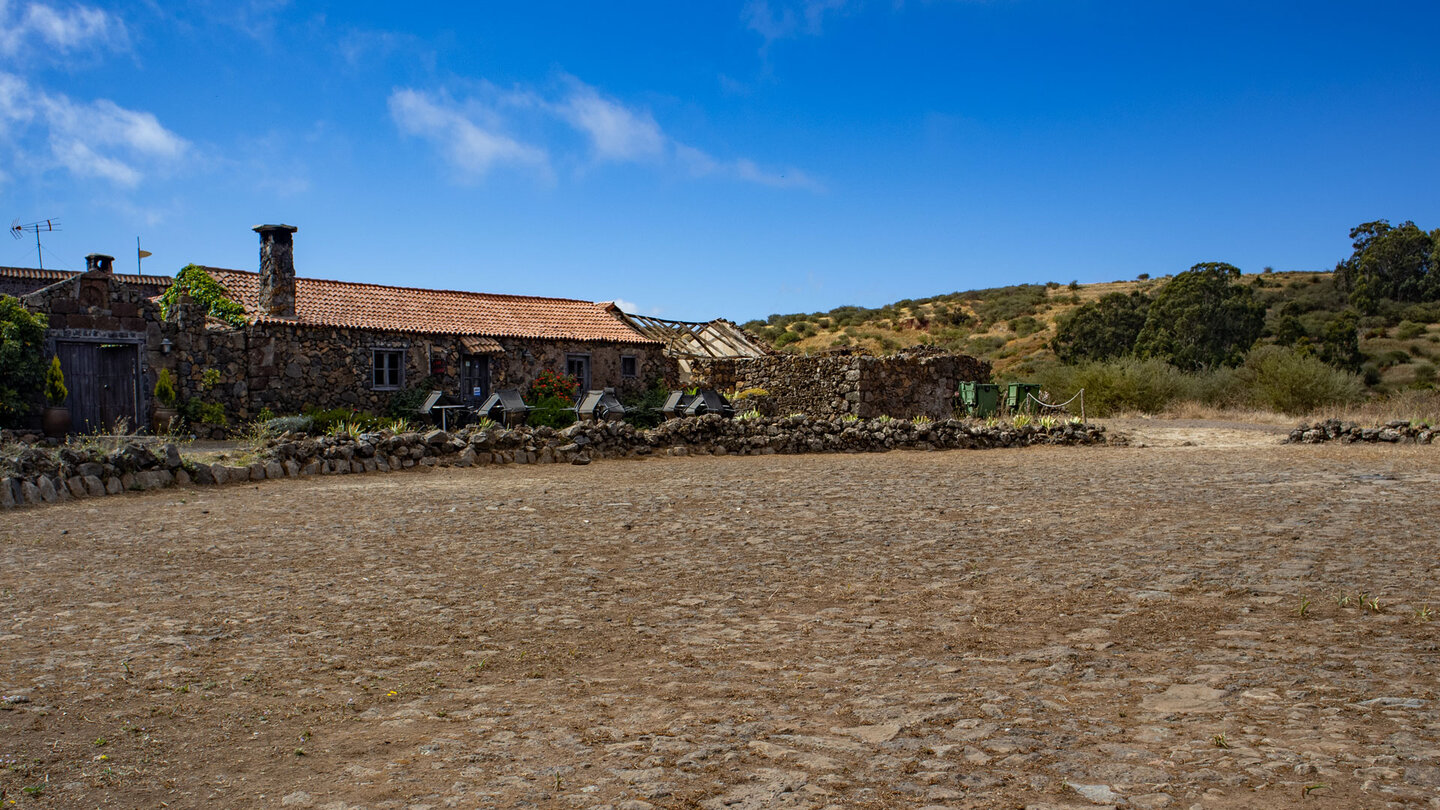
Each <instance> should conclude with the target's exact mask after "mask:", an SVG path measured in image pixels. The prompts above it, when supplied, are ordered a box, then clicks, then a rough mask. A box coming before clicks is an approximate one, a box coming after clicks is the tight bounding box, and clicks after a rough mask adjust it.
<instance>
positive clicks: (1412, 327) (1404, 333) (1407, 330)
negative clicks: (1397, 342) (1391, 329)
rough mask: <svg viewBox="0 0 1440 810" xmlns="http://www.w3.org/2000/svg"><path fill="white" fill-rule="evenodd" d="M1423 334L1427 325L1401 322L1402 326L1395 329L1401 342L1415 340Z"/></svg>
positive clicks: (1396, 335)
mask: <svg viewBox="0 0 1440 810" xmlns="http://www.w3.org/2000/svg"><path fill="white" fill-rule="evenodd" d="M1423 334H1425V325H1424V324H1421V323H1415V322H1414V321H1401V322H1400V325H1399V326H1397V327H1395V337H1397V338H1400V339H1401V340H1413V339H1415V338H1417V337H1420V336H1421V335H1423Z"/></svg>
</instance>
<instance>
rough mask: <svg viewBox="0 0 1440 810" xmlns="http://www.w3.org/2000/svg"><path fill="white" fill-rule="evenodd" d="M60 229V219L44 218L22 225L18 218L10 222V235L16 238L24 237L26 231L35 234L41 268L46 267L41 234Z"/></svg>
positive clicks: (36, 254) (37, 256) (36, 249)
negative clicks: (41, 245) (41, 247)
mask: <svg viewBox="0 0 1440 810" xmlns="http://www.w3.org/2000/svg"><path fill="white" fill-rule="evenodd" d="M58 230H60V220H58V219H43V220H40V221H39V222H29V223H26V224H24V225H21V224H20V220H18V219H16V220H12V221H11V222H10V235H11V236H13V237H15V238H16V239H20V238H23V237H24V236H25V232H26V231H29V232H30V233H33V234H35V256H36V258H37V260H38V261H39V262H40V269H41V270H44V269H45V254H44V253H43V252H42V251H41V250H40V234H41V233H50V232H51V231H58Z"/></svg>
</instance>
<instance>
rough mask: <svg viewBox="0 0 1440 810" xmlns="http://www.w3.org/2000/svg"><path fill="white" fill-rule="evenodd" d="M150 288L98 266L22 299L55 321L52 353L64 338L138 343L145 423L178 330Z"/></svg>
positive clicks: (49, 337) (48, 346) (49, 339)
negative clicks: (166, 349)
mask: <svg viewBox="0 0 1440 810" xmlns="http://www.w3.org/2000/svg"><path fill="white" fill-rule="evenodd" d="M103 258H108V257H103ZM150 292H151V291H150V290H148V289H145V288H142V287H138V286H134V285H130V284H125V283H124V282H121V281H120V280H118V279H116V278H115V277H114V275H113V274H112V273H111V272H109V271H108V270H106V269H99V268H95V267H92V269H90V270H87V271H86V272H84V273H81V274H80V275H77V276H74V277H71V278H68V279H66V280H64V281H59V282H56V283H54V284H51V285H50V286H48V287H44V288H42V289H39V290H36V291H35V292H32V293H30V294H29V295H26V296H24V297H23V298H21V299H20V300H21V302H22V303H24V305H25V306H26V307H27V308H29V309H30V310H32V311H36V312H42V313H44V314H45V316H46V318H47V320H48V321H49V329H48V331H47V332H46V333H45V353H46V356H47V357H50V356H54V354H55V353H56V345H55V344H56V343H57V342H62V341H63V342H72V341H73V342H81V343H133V344H135V345H137V346H138V347H139V360H140V386H139V387H140V391H139V397H140V403H139V411H140V412H139V415H138V416H139V420H140V421H141V422H143V423H148V420H149V418H150V413H151V408H152V406H153V403H152V402H151V399H152V393H151V392H152V391H153V390H154V388H155V381H156V375H158V374H159V370H160V369H161V368H162V367H165V366H167V365H169V362H170V359H169V358H168V357H166V356H165V355H164V353H163V351H162V341H163V340H164V339H166V338H171V339H172V340H173V338H174V336H175V334H176V330H175V328H174V326H173V325H170V324H167V323H165V321H164V319H163V318H162V317H161V315H160V307H159V306H158V305H157V304H156V303H155V302H154V301H152V300H150V299H149V298H148V297H147V296H148V294H149V293H150ZM142 426H143V425H142ZM132 427H136V426H132Z"/></svg>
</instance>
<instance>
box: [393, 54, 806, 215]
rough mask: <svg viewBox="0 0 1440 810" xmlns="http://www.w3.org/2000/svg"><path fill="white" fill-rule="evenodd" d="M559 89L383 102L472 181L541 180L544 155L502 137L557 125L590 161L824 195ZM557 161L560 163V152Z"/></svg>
mask: <svg viewBox="0 0 1440 810" xmlns="http://www.w3.org/2000/svg"><path fill="white" fill-rule="evenodd" d="M564 88H565V89H564V91H563V92H561V93H559V94H557V95H556V96H551V97H549V98H547V97H546V96H545V95H544V94H541V93H539V92H536V91H534V90H529V89H525V88H517V89H512V90H500V89H498V88H496V87H494V86H493V85H490V84H488V83H482V84H481V90H480V95H481V96H482V97H483V101H477V100H473V99H472V100H469V101H467V102H466V103H464V104H459V103H456V102H453V101H451V100H450V99H449V98H448V97H447V96H437V95H435V94H430V93H424V92H420V91H416V90H409V89H406V90H396V91H395V92H393V93H392V94H391V96H390V114H391V117H392V118H393V119H394V120H395V123H396V125H397V126H399V127H400V129H401V131H402V132H405V133H406V134H411V135H420V136H423V137H426V138H427V139H429V140H431V141H432V142H433V143H435V144H436V146H438V147H439V148H440V150H441V152H442V154H444V156H445V158H446V159H447V160H448V161H449V162H450V163H451V164H453V165H455V166H456V167H458V168H461V169H463V170H465V171H466V172H467V174H469V175H470V176H471V178H472V179H474V178H479V177H482V176H483V175H484V174H486V173H487V172H488V171H489V170H490V169H491V168H492V167H494V166H497V165H502V164H506V163H520V164H533V165H535V166H538V167H541V168H542V169H544V170H545V171H546V173H547V176H548V173H549V166H550V157H549V153H548V152H547V151H546V150H545V149H542V148H541V147H539V146H533V145H530V144H528V143H524V142H522V141H520V140H517V139H516V138H514V137H511V136H509V135H506V134H503V133H504V132H506V131H508V130H513V129H515V128H517V127H521V128H523V127H526V126H527V125H528V127H529V130H533V131H534V133H535V135H534V137H533V138H532V139H531V140H535V139H538V138H540V137H542V136H543V133H544V132H545V131H546V130H547V127H548V129H550V130H553V129H554V125H555V124H556V123H559V124H562V125H564V126H565V127H568V128H569V129H570V130H572V131H573V132H574V133H576V134H578V135H580V136H582V137H583V138H584V139H585V141H586V142H588V144H589V146H590V149H589V153H590V154H589V156H588V159H589V160H591V161H595V162H602V163H603V162H614V163H649V164H652V165H655V166H661V167H666V168H670V169H673V170H677V171H679V172H680V173H681V174H683V175H686V176H689V177H694V178H700V177H721V178H728V179H731V180H739V181H742V182H747V183H758V184H760V185H766V186H771V187H773V188H798V189H806V190H810V191H820V190H823V186H822V185H821V184H820V183H819V182H817V181H815V180H814V179H813V178H811V177H809V176H808V175H806V174H804V173H803V172H801V171H799V170H796V169H784V170H774V171H772V170H766V169H762V168H761V167H760V166H759V165H758V164H756V162H755V161H753V160H750V159H748V158H738V159H732V160H720V159H717V158H715V157H713V156H711V155H710V154H708V153H706V152H705V151H703V150H701V149H697V148H695V147H693V146H689V145H687V144H684V143H681V142H680V141H677V140H675V139H674V138H672V137H670V136H669V135H668V134H666V133H665V131H664V130H663V129H661V127H660V125H659V124H658V123H657V122H656V121H655V117H654V116H653V115H652V114H651V113H650V112H649V111H648V110H645V109H642V108H636V107H630V106H626V105H625V104H624V103H622V102H620V101H618V100H616V99H613V98H608V97H606V96H604V95H602V94H601V93H600V92H599V91H598V90H597V89H595V88H594V87H591V86H589V85H587V84H585V83H584V82H581V81H579V80H578V79H575V78H573V77H565V81H564ZM560 154H561V156H562V157H563V156H564V152H563V149H562V150H561V151H560ZM572 157H574V158H578V157H579V156H572ZM579 162H582V163H583V162H584V158H580V160H579Z"/></svg>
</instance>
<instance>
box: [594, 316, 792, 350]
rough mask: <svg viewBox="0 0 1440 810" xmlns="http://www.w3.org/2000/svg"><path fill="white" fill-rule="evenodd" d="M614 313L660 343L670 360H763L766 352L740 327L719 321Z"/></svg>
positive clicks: (636, 329)
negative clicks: (683, 319) (677, 319)
mask: <svg viewBox="0 0 1440 810" xmlns="http://www.w3.org/2000/svg"><path fill="white" fill-rule="evenodd" d="M615 314H616V315H618V316H619V317H620V319H621V320H623V321H625V322H626V323H627V324H629V325H630V327H631V328H632V329H634V330H635V331H637V332H639V333H640V334H642V335H644V336H645V337H647V338H650V339H651V340H656V341H659V342H660V343H661V344H663V345H664V346H665V353H666V354H668V355H670V356H671V357H679V358H700V359H705V358H719V357H764V356H766V355H768V354H769V353H770V352H769V351H767V350H766V349H765V347H763V346H761V345H760V344H758V343H756V342H755V341H754V340H752V339H750V337H748V336H747V335H746V334H745V332H744V331H743V330H741V329H740V327H738V326H736V325H735V324H733V323H731V322H729V321H726V320H723V319H717V320H713V321H704V322H700V321H672V320H668V319H666V318H654V317H651V316H649V315H636V314H634V313H630V312H623V311H620V310H618V309H617V310H616V312H615Z"/></svg>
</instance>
